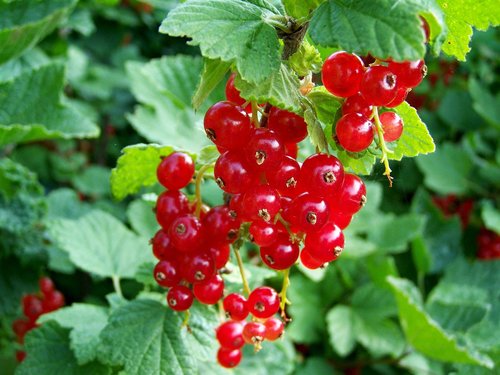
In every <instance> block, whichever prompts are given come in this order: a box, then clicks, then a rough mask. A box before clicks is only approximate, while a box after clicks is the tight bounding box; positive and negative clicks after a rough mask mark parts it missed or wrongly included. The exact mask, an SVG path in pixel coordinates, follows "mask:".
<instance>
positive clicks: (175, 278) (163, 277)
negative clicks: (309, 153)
mask: <svg viewBox="0 0 500 375" xmlns="http://www.w3.org/2000/svg"><path fill="white" fill-rule="evenodd" d="M153 276H154V278H155V280H156V282H157V283H158V285H160V286H163V287H165V288H171V287H173V286H176V285H177V284H179V282H180V281H181V279H182V275H181V272H180V267H179V264H178V262H177V261H176V260H173V259H170V260H162V261H161V262H159V263H157V264H156V266H155V268H154V270H153Z"/></svg>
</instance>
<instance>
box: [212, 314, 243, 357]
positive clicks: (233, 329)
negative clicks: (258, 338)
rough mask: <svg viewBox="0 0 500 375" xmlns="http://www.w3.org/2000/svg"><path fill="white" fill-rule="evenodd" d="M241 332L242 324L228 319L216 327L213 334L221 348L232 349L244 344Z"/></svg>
mask: <svg viewBox="0 0 500 375" xmlns="http://www.w3.org/2000/svg"><path fill="white" fill-rule="evenodd" d="M242 333H243V324H241V323H240V322H234V321H231V320H229V321H227V322H224V323H222V324H221V325H220V326H219V328H217V331H216V332H215V336H216V337H217V340H218V341H219V344H220V345H221V346H222V347H223V348H227V349H230V350H234V349H239V348H241V347H242V346H243V345H245V341H244V340H243V335H242Z"/></svg>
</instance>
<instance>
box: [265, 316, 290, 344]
mask: <svg viewBox="0 0 500 375" xmlns="http://www.w3.org/2000/svg"><path fill="white" fill-rule="evenodd" d="M264 325H265V326H266V335H265V337H264V338H265V339H266V340H269V341H275V340H277V339H279V338H280V337H281V336H282V335H283V331H284V330H285V325H284V324H283V322H282V321H281V320H279V319H278V318H274V317H272V318H269V319H267V320H266V321H265V322H264Z"/></svg>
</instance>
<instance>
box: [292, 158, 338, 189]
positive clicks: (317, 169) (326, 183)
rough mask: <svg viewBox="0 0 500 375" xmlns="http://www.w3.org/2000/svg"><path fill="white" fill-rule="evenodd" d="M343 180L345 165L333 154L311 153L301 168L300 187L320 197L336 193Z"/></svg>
mask: <svg viewBox="0 0 500 375" xmlns="http://www.w3.org/2000/svg"><path fill="white" fill-rule="evenodd" d="M343 181H344V167H343V166H342V163H341V162H340V160H339V159H337V158H336V157H335V156H332V155H327V154H314V155H311V156H309V157H308V158H307V159H306V160H304V163H303V164H302V167H301V168H300V175H299V189H300V190H301V191H309V192H310V193H311V194H315V195H317V196H320V197H326V196H329V195H332V194H334V193H335V191H336V190H337V189H338V188H339V187H340V186H342V182H343Z"/></svg>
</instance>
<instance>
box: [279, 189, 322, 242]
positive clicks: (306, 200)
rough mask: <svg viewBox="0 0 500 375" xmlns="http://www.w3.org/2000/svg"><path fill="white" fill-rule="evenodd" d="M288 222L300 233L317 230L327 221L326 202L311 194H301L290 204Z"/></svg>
mask: <svg viewBox="0 0 500 375" xmlns="http://www.w3.org/2000/svg"><path fill="white" fill-rule="evenodd" d="M288 215H289V216H288V217H289V222H290V224H291V225H292V226H294V227H295V228H297V229H298V230H299V231H301V232H306V233H308V232H311V231H315V230H318V229H319V228H321V227H322V226H323V225H325V223H326V222H327V221H328V217H329V215H330V211H329V209H328V205H327V204H326V202H325V201H324V200H323V199H322V198H319V197H317V196H315V195H313V194H310V193H302V194H300V195H299V196H298V197H296V198H295V199H294V200H293V201H292V203H291V204H290V208H289V211H288Z"/></svg>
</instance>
